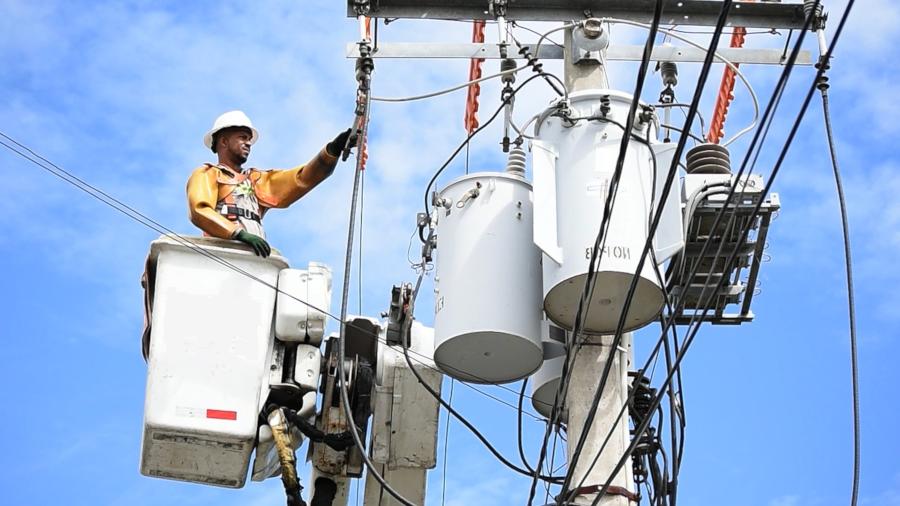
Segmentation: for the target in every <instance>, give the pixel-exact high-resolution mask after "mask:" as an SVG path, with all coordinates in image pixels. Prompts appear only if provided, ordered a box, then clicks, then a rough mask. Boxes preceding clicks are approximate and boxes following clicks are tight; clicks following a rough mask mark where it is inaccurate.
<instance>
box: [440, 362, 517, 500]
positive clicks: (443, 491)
mask: <svg viewBox="0 0 900 506" xmlns="http://www.w3.org/2000/svg"><path fill="white" fill-rule="evenodd" d="M455 384H456V380H454V379H453V378H450V396H449V398H448V399H447V403H448V404H450V405H451V406H452V405H453V386H454V385H455ZM519 420H520V421H521V418H520V419H519ZM449 449H450V412H449V411H448V412H447V426H446V427H444V466H443V467H444V469H443V471H442V476H441V506H444V501H445V500H446V499H447V451H448V450H449Z"/></svg>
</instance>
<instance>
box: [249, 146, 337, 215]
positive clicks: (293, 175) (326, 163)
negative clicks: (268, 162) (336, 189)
mask: <svg viewBox="0 0 900 506" xmlns="http://www.w3.org/2000/svg"><path fill="white" fill-rule="evenodd" d="M338 154H340V153H338ZM336 165H337V155H332V154H331V153H329V152H328V150H327V149H324V148H323V149H322V150H321V151H319V153H318V154H317V155H316V156H314V157H313V159H312V160H310V161H309V163H307V164H305V165H300V166H299V167H294V168H293V169H289V170H273V171H269V172H263V173H262V177H260V179H259V181H258V182H257V183H256V197H257V198H258V199H259V202H260V204H262V205H264V206H266V207H277V208H284V207H287V206H289V205H291V204H293V203H294V202H296V201H297V199H299V198H300V197H302V196H304V195H306V193H307V192H309V191H310V190H312V189H313V188H315V187H316V185H318V184H319V183H321V182H322V181H324V180H325V178H327V177H328V176H330V175H331V173H332V172H334V167H335V166H336Z"/></svg>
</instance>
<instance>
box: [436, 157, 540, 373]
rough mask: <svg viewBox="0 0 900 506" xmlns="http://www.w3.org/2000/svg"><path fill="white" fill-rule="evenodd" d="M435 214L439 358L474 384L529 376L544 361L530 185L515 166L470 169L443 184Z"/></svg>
mask: <svg viewBox="0 0 900 506" xmlns="http://www.w3.org/2000/svg"><path fill="white" fill-rule="evenodd" d="M435 213H436V216H435V219H436V221H437V245H438V246H437V262H436V275H435V316H434V339H435V350H434V361H435V363H437V365H438V367H440V368H441V370H443V371H444V372H445V373H446V374H448V375H450V376H452V377H454V378H457V379H460V380H463V381H470V382H473V383H507V382H510V381H516V380H518V379H521V378H524V377H526V376H528V375H530V374H531V373H533V372H534V371H535V370H536V369H537V368H538V367H540V365H541V363H542V361H543V352H542V350H541V330H540V321H541V267H540V263H541V258H540V251H539V250H538V249H537V247H536V246H535V245H534V241H533V238H532V220H533V214H532V202H531V185H530V184H529V183H528V182H527V181H525V179H524V178H522V177H520V176H518V175H514V174H510V173H502V172H481V173H476V174H470V175H468V176H464V177H461V178H458V179H456V180H454V181H453V182H451V183H450V184H449V185H447V187H446V188H445V189H444V190H443V191H441V193H440V198H439V205H438V206H437V207H436V208H435Z"/></svg>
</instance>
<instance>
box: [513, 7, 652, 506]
mask: <svg viewBox="0 0 900 506" xmlns="http://www.w3.org/2000/svg"><path fill="white" fill-rule="evenodd" d="M662 9H663V2H662V0H657V1H656V6H655V8H654V13H653V23H652V26H651V29H650V33H649V35H648V36H647V41H646V43H645V44H644V53H643V55H642V57H641V64H640V67H639V71H638V76H637V80H636V83H635V91H634V94H633V95H632V102H631V105H630V106H629V108H628V116H627V118H626V121H625V126H624V128H623V133H622V140H621V142H620V145H619V156H618V158H617V160H616V167H615V171H614V174H613V177H612V179H611V180H610V186H609V191H608V192H607V197H606V201H605V205H604V209H603V215H602V216H603V217H602V219H601V222H600V230H598V232H597V237H596V239H595V241H594V245H593V248H592V249H591V258H590V261H589V262H588V272H587V276H586V277H585V282H584V287H583V288H582V295H581V298H580V299H579V301H578V308H577V310H576V312H575V322H574V326H573V330H572V334H571V335H572V343H571V344H570V345H569V346H567V347H566V355H565V360H564V361H563V368H562V373H561V376H562V377H561V379H560V382H559V385H558V387H557V391H556V395H555V396H554V401H553V406H552V407H551V409H550V420H549V423H548V424H547V428H546V430H545V431H544V438H543V441H542V442H541V451H540V454H539V457H538V465H537V466H536V470H539V469H540V468H541V465H542V462H543V459H544V457H545V456H546V453H547V444H548V442H549V436H550V428H551V426H552V425H554V424H555V422H556V421H557V420H558V417H559V416H560V410H559V406H561V405H564V403H565V399H566V397H567V393H568V383H569V380H570V379H571V363H572V362H573V361H574V355H575V350H573V349H572V348H573V347H574V343H575V342H577V341H578V339H579V334H580V330H581V329H582V328H583V325H584V320H585V318H586V313H587V308H588V307H589V304H590V300H591V296H592V295H593V287H594V283H593V278H594V271H595V269H596V268H597V266H598V265H599V263H600V260H601V258H602V255H603V249H602V248H601V246H602V245H605V243H606V237H607V235H606V232H607V230H608V227H609V221H610V216H611V214H612V208H613V205H614V203H615V198H616V195H617V194H618V183H619V179H620V178H621V175H622V170H623V168H624V161H625V150H626V149H627V148H628V144H629V142H630V141H631V136H630V135H629V134H630V132H631V128H632V126H633V125H634V118H635V115H636V114H637V106H638V104H639V102H640V96H641V90H642V89H643V86H644V80H645V78H646V73H647V68H648V67H649V63H650V57H651V55H652V52H653V44H654V42H655V40H656V29H657V28H658V27H659V23H660V19H661V17H662ZM547 35H549V33H548V34H547ZM542 39H543V37H542ZM540 42H541V41H538V47H540ZM538 53H539V51H538V50H537V49H536V50H535V54H538ZM614 349H615V345H613V347H612V348H611V351H610V353H612V350H614ZM610 363H611V360H610ZM582 435H583V434H582ZM582 444H583V443H582ZM574 468H575V466H574V464H571V465H570V467H569V469H568V470H567V472H566V479H565V481H564V482H563V486H562V492H563V493H565V490H566V487H567V486H568V483H569V481H570V480H571V472H572V470H573V469H574ZM537 474H538V473H537V471H535V473H534V476H533V478H532V481H531V488H530V489H529V493H528V506H531V505H532V503H533V501H534V496H535V492H536V488H537Z"/></svg>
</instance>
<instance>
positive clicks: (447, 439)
mask: <svg viewBox="0 0 900 506" xmlns="http://www.w3.org/2000/svg"><path fill="white" fill-rule="evenodd" d="M455 384H456V380H455V379H453V378H450V396H449V397H450V398H449V399H447V403H448V404H450V405H451V406H452V405H453V386H454V385H455ZM449 447H450V412H449V411H447V426H446V427H444V469H443V471H442V473H443V476H442V478H441V506H444V501H445V500H446V498H447V450H448V449H449Z"/></svg>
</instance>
